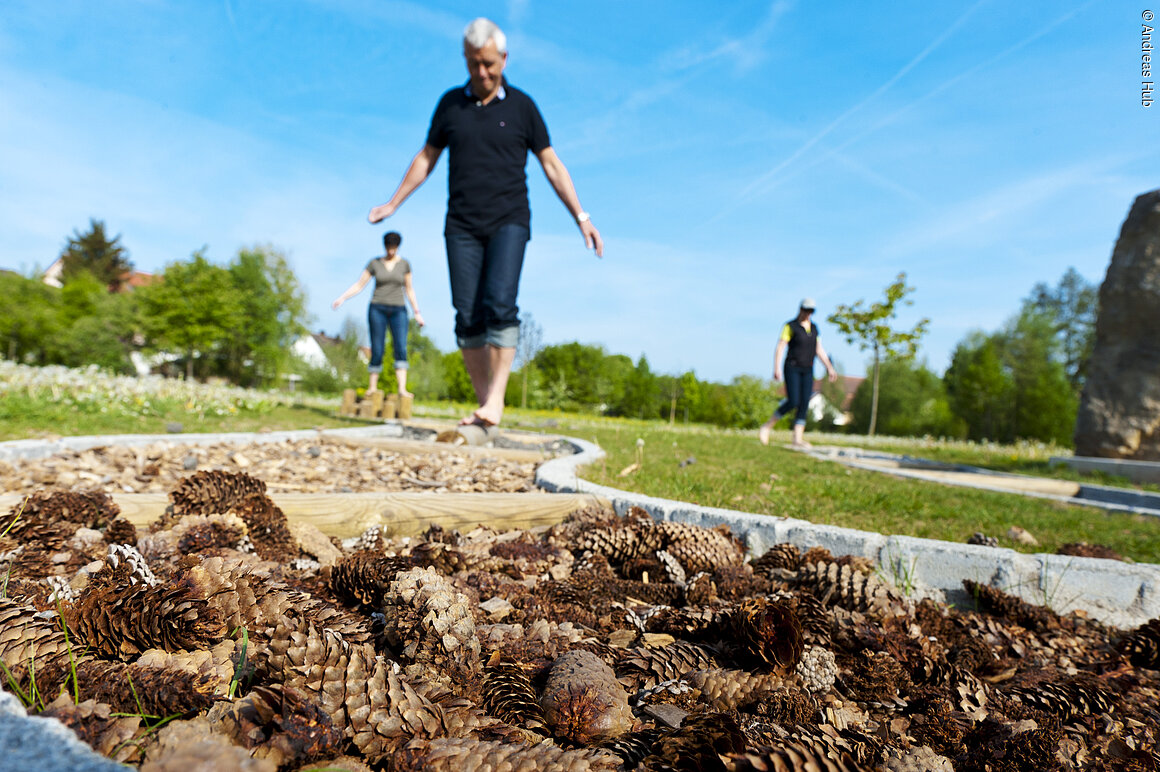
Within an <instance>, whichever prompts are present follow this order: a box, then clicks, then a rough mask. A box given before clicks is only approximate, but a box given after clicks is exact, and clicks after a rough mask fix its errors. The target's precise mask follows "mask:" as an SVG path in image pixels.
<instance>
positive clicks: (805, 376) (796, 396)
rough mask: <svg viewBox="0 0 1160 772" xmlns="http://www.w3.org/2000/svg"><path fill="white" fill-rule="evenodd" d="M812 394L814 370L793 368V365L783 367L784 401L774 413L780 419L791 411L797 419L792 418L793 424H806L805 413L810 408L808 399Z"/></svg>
mask: <svg viewBox="0 0 1160 772" xmlns="http://www.w3.org/2000/svg"><path fill="white" fill-rule="evenodd" d="M813 393H814V368H812V367H810V368H805V367H794V366H793V365H786V366H785V399H783V400H782V401H781V404H780V405H778V406H777V412H776V413H774V415H776V416H777V417H778V419H781V418H782V416H786V415H789V414H790V413H792V412H793V411H795V410H796V411H797V417H795V418H794V423H795V424H801V425H802V426H805V424H806V411H807V409H808V408H809V406H810V397H812V396H813Z"/></svg>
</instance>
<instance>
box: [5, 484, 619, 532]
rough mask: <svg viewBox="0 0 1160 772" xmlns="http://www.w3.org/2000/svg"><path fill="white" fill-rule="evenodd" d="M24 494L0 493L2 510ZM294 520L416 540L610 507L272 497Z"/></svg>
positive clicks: (134, 511) (474, 497) (503, 499)
mask: <svg viewBox="0 0 1160 772" xmlns="http://www.w3.org/2000/svg"><path fill="white" fill-rule="evenodd" d="M111 495H112V498H113V501H115V502H116V503H117V506H119V507H120V508H121V514H122V515H123V516H124V517H125V518H126V519H128V520H129V522H131V523H133V524H134V525H136V526H139V527H141V526H146V525H148V524H149V523H152V522H153V521H154V520H156V519H157V518H159V517H161V515H162V513H163V512H164V511H165V508H166V507H167V506H168V505H169V497H168V496H167V495H166V494H164V493H114V494H111ZM22 498H23V496H21V495H19V494H14V493H7V494H3V495H0V512H8V511H9V510H11V509H12V508H13V507H14V506H16V505H17V504H19V503H20V500H21V499H22ZM270 498H271V499H272V500H273V501H274V503H275V504H277V505H278V507H279V508H281V510H282V511H283V512H285V513H286V517H287V519H289V520H290V521H291V522H303V523H309V524H311V525H313V526H315V527H316V528H318V529H319V530H321V531H322V532H323V533H324V534H326V535H327V536H334V537H336V538H339V539H348V538H351V537H353V536H358V535H360V534H362V533H363V532H364V531H366V530H367V529H368V528H370V527H372V526H376V525H381V526H385V528H386V530H387V533H388V534H389V535H392V536H415V535H417V534H420V533H422V532H423V531H425V530H427V528H428V527H430V526H431V525H436V524H438V525H440V526H442V527H443V528H444V529H445V530H447V531H452V530H458V531H469V530H471V529H472V528H474V527H476V526H477V525H488V526H491V527H492V528H497V529H501V530H508V529H513V528H520V529H523V528H534V527H536V526H541V525H554V524H555V523H558V522H560V521H561V520H563V519H564V518H565V517H566V516H567V515H568V514H569V513H571V512H574V511H575V510H577V509H581V508H583V507H587V506H605V507H607V506H610V504H609V502H608V501H607V500H606V499H603V498H600V497H598V496H594V495H592V494H588V493H410V492H408V493H274V494H272V495H271V496H270Z"/></svg>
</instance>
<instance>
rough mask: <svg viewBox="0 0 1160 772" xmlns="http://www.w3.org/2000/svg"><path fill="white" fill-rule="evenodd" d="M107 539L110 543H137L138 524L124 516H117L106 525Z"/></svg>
mask: <svg viewBox="0 0 1160 772" xmlns="http://www.w3.org/2000/svg"><path fill="white" fill-rule="evenodd" d="M105 541H107V542H108V543H109V544H136V543H137V526H135V525H133V524H132V523H130V522H129V521H128V520H126V519H125V518H123V517H120V516H118V517H115V518H113V519H112V520H111V521H110V522H109V524H108V525H107V526H106V527H105Z"/></svg>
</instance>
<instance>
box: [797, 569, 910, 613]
mask: <svg viewBox="0 0 1160 772" xmlns="http://www.w3.org/2000/svg"><path fill="white" fill-rule="evenodd" d="M798 578H799V581H800V582H801V583H802V584H804V585H805V586H806V587H809V588H811V590H812V592H813V593H814V595H816V596H817V597H818V598H820V599H821V600H822V602H823V603H825V604H826V605H827V606H835V605H836V606H841V607H842V608H844V609H847V610H849V611H858V612H861V613H863V614H867V615H871V616H875V617H889V616H898V615H901V614H904V613H905V608H906V601H905V599H904V598H903V597H902V596H901V595H899V594H898V592H897V591H896V590H895V589H894V588H893V587H891V586H890V585H889V584H887V583H886V582H884V581H882V580H881V579H879V578H878V577H877V576H874V575H873V574H865V573H863V572H861V571H859V570H857V569H855V568H853V567H851V566H848V565H839V564H838V563H836V562H818V563H805V564H804V565H803V568H801V569H800V570H799V571H798Z"/></svg>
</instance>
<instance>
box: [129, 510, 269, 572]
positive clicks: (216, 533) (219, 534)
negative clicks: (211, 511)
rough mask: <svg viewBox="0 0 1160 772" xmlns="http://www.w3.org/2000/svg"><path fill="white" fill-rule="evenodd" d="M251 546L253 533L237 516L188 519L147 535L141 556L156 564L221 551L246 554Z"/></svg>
mask: <svg viewBox="0 0 1160 772" xmlns="http://www.w3.org/2000/svg"><path fill="white" fill-rule="evenodd" d="M248 544H249V529H247V528H246V524H245V522H244V521H243V520H242V519H241V518H240V517H238V516H237V515H235V514H224V515H185V516H182V517H181V518H179V519H176V520H171V521H170V527H169V528H168V529H166V530H156V531H153V532H152V533H147V534H144V535H143V536H141V538H139V539H138V540H137V546H138V547H139V548H140V550H141V554H142V555H144V556H145V557H146V558H148V559H149V560H152V561H153V562H154V563H163V562H169V561H172V560H174V559H175V558H179V557H180V556H182V555H192V554H197V553H199V552H212V551H213V550H218V549H231V550H239V551H242V550H243V549H245V548H247V545H248Z"/></svg>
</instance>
